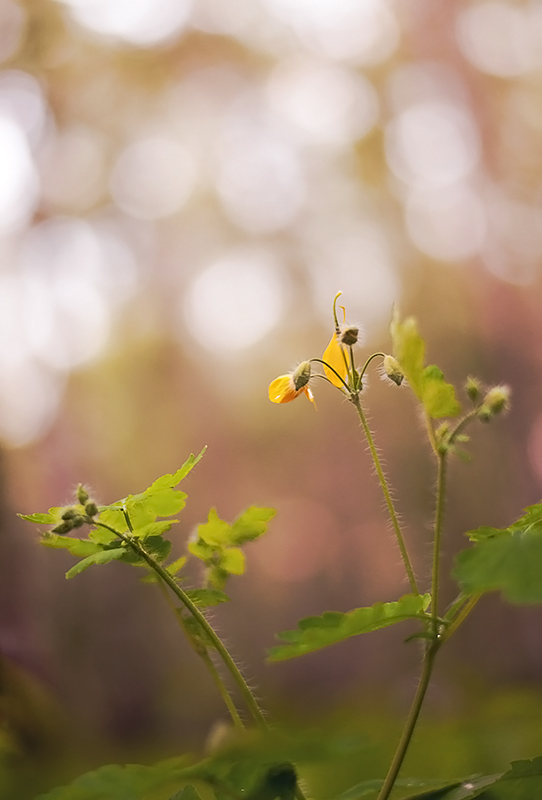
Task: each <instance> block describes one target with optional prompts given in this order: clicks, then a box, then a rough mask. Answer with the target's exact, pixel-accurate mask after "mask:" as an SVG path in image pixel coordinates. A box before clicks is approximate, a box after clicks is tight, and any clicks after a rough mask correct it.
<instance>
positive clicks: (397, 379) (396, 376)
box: [382, 356, 405, 386]
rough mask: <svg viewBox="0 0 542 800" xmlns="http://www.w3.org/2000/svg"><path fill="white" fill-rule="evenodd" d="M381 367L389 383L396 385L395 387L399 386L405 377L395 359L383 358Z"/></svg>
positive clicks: (391, 357)
mask: <svg viewBox="0 0 542 800" xmlns="http://www.w3.org/2000/svg"><path fill="white" fill-rule="evenodd" d="M382 366H383V368H384V372H385V374H386V375H387V377H388V378H389V379H390V381H393V382H394V383H395V384H397V386H400V385H401V384H402V382H403V379H404V377H405V376H404V373H403V370H402V369H401V367H400V366H399V362H398V361H397V359H396V358H394V357H393V356H384V360H383V361H382Z"/></svg>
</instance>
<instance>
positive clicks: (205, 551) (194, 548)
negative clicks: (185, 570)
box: [188, 541, 214, 564]
mask: <svg viewBox="0 0 542 800" xmlns="http://www.w3.org/2000/svg"><path fill="white" fill-rule="evenodd" d="M188 552H189V553H191V554H192V555H193V556H196V558H199V559H201V561H203V562H204V563H205V564H208V563H210V562H211V561H212V558H213V553H214V550H213V548H212V547H209V545H208V544H205V542H201V541H196V542H188Z"/></svg>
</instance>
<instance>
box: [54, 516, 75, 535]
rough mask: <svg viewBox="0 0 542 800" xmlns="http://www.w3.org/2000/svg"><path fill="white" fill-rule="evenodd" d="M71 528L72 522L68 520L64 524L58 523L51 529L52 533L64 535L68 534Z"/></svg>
mask: <svg viewBox="0 0 542 800" xmlns="http://www.w3.org/2000/svg"><path fill="white" fill-rule="evenodd" d="M72 528H73V522H72V521H71V519H70V520H66V522H59V523H58V525H55V527H54V528H53V529H52V533H58V534H60V535H63V534H64V533H69V532H70V531H71V530H72Z"/></svg>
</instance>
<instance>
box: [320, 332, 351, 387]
mask: <svg viewBox="0 0 542 800" xmlns="http://www.w3.org/2000/svg"><path fill="white" fill-rule="evenodd" d="M339 336H340V330H339V331H334V333H333V336H332V337H331V341H330V343H329V344H328V346H327V347H326V349H325V351H324V355H323V356H322V361H325V362H326V363H325V364H324V372H325V373H326V377H327V378H328V379H329V380H330V381H331V383H332V384H333V385H334V386H338V387H339V389H344V383H343V381H341V380H340V378H339V377H338V375H340V376H341V378H342V379H343V380H344V381H345V382H346V383H348V381H347V377H348V368H347V366H346V358H345V356H346V354H345V352H344V350H343V348H342V347H341V345H340V343H339ZM327 364H329V366H326V365H327ZM329 367H333V369H329ZM333 370H335V372H333ZM335 373H337V374H335Z"/></svg>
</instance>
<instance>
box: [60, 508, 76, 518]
mask: <svg viewBox="0 0 542 800" xmlns="http://www.w3.org/2000/svg"><path fill="white" fill-rule="evenodd" d="M74 517H75V511H74V510H73V508H67V509H66V511H65V512H64V513H63V514H62V517H61V519H63V520H68V519H73V518H74Z"/></svg>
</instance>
